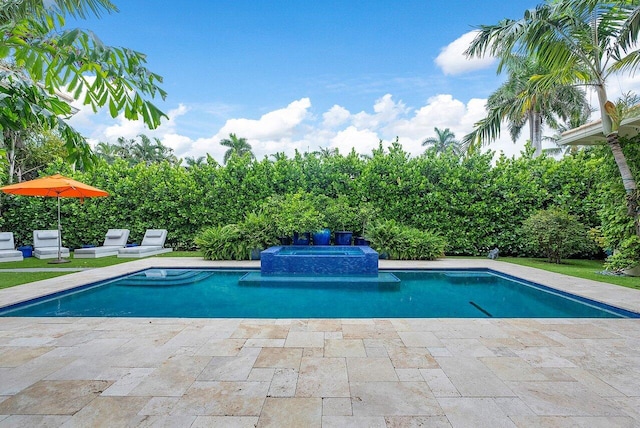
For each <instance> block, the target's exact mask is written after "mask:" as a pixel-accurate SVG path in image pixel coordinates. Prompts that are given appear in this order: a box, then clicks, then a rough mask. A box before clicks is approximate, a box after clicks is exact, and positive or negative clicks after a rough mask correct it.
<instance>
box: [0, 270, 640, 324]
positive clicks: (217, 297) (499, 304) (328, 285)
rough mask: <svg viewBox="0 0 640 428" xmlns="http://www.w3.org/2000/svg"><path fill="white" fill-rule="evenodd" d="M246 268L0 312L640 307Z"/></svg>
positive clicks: (355, 314)
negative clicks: (258, 276) (253, 280)
mask: <svg viewBox="0 0 640 428" xmlns="http://www.w3.org/2000/svg"><path fill="white" fill-rule="evenodd" d="M247 272H248V271H247V270H220V269H208V270H193V269H189V270H186V269H150V270H146V271H142V272H138V273H136V274H132V275H129V276H126V277H122V278H117V279H114V280H109V281H104V282H102V283H97V284H90V285H87V286H84V287H80V288H76V289H73V290H69V291H67V292H62V293H58V294H56V295H52V296H49V297H46V298H41V299H38V300H37V301H33V302H27V304H20V305H14V306H12V307H8V308H4V309H0V316H35V317H62V316H72V317H84V316H87V317H98V316H107V317H178V318H185V317H186V318H199V317H203V318H434V317H437V318H486V317H500V318H512V317H517V318H619V317H640V315H639V314H635V313H633V312H629V311H625V310H622V309H617V308H613V307H611V306H607V305H603V304H600V303H596V302H593V301H589V300H586V299H582V298H579V297H576V296H571V295H567V294H565V293H561V292H557V291H554V290H551V289H549V288H546V287H543V286H539V285H536V284H533V283H530V282H526V281H522V280H517V279H515V278H511V277H507V276H505V275H503V274H498V273H495V272H493V271H490V270H477V271H468V270H451V271H431V270H421V271H388V272H392V273H393V274H395V275H396V276H397V277H398V278H399V279H400V280H401V281H400V282H398V283H393V284H384V285H380V284H375V283H371V282H359V281H357V278H354V279H353V280H352V281H345V280H344V279H342V280H340V279H336V281H325V282H323V283H321V284H318V283H316V282H314V281H313V279H309V280H308V281H299V282H295V283H294V282H292V281H269V282H263V283H259V285H239V283H238V280H239V278H240V277H242V276H243V275H245V274H246V273H247Z"/></svg>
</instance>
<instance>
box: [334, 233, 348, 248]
mask: <svg viewBox="0 0 640 428" xmlns="http://www.w3.org/2000/svg"><path fill="white" fill-rule="evenodd" d="M335 235H336V236H335V241H334V242H335V244H336V245H351V237H352V236H353V232H347V231H344V230H343V231H340V232H336V233H335Z"/></svg>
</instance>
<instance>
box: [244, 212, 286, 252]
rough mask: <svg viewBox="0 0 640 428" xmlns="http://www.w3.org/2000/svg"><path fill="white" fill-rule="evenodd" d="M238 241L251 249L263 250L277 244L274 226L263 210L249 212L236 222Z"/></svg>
mask: <svg viewBox="0 0 640 428" xmlns="http://www.w3.org/2000/svg"><path fill="white" fill-rule="evenodd" d="M238 229H239V231H240V241H242V243H243V245H245V246H246V247H247V248H249V251H251V250H253V249H258V250H264V249H266V248H269V247H271V246H273V245H276V244H277V239H276V235H277V233H276V226H275V224H274V223H273V222H272V221H270V219H269V218H268V217H267V215H266V214H265V213H263V212H257V213H255V212H251V213H249V214H247V216H246V217H245V219H244V221H242V223H240V224H238Z"/></svg>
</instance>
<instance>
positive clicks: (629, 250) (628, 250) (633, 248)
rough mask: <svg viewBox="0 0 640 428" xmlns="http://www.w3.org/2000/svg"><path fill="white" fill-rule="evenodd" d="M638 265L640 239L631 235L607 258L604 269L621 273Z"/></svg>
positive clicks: (639, 262) (639, 261)
mask: <svg viewBox="0 0 640 428" xmlns="http://www.w3.org/2000/svg"><path fill="white" fill-rule="evenodd" d="M639 264H640V237H638V235H633V236H631V237H629V238H627V239H625V240H624V241H622V242H621V244H620V247H619V248H618V249H616V251H615V252H614V253H613V255H611V256H609V257H608V258H607V261H606V263H605V265H604V267H605V269H607V270H612V271H615V272H622V271H624V270H626V269H630V268H632V267H635V266H638V265H639Z"/></svg>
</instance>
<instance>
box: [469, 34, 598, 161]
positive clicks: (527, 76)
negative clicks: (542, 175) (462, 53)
mask: <svg viewBox="0 0 640 428" xmlns="http://www.w3.org/2000/svg"><path fill="white" fill-rule="evenodd" d="M474 42H475V41H474ZM472 48H473V44H472V46H471V47H470V48H469V49H470V50H471V49H472ZM503 67H505V68H507V71H508V78H507V81H506V82H504V83H503V84H502V85H501V86H500V87H499V88H498V89H497V90H496V91H495V92H494V93H493V94H491V95H490V96H489V99H488V100H487V105H486V108H487V116H486V117H485V118H484V119H482V120H480V121H479V122H477V123H476V124H475V126H474V130H473V131H472V132H470V133H469V134H467V135H465V137H464V138H463V140H462V146H463V147H464V148H466V149H467V152H471V151H474V150H475V149H477V148H478V146H482V145H485V144H487V143H489V142H491V141H494V140H496V139H497V138H498V137H499V136H500V128H501V124H502V122H503V121H504V120H506V121H507V122H508V125H509V134H510V136H511V139H512V140H513V142H516V140H517V139H518V138H519V137H520V134H521V132H522V129H523V128H524V126H525V125H526V124H528V125H529V140H530V141H531V145H532V146H533V148H534V156H539V155H540V154H541V153H542V140H543V138H542V127H543V124H544V123H545V122H546V123H547V124H548V125H550V126H551V127H552V128H556V127H557V126H558V120H557V118H560V119H561V120H562V121H566V120H567V119H568V118H569V117H570V116H572V115H579V114H581V113H582V112H584V111H588V110H589V104H588V103H587V99H586V96H585V93H584V91H583V90H581V89H578V88H576V87H574V86H571V85H565V84H557V85H554V86H552V87H550V88H548V89H545V90H541V89H540V88H535V87H533V86H532V84H531V78H532V77H533V76H536V75H539V74H544V73H546V72H547V70H546V69H545V68H544V67H543V66H541V65H540V64H539V63H538V62H536V61H535V60H533V59H532V58H530V57H524V56H521V55H513V54H510V53H506V54H504V56H503V58H502V64H501V66H500V67H499V68H498V71H499V72H500V71H501V70H502V68H503Z"/></svg>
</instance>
